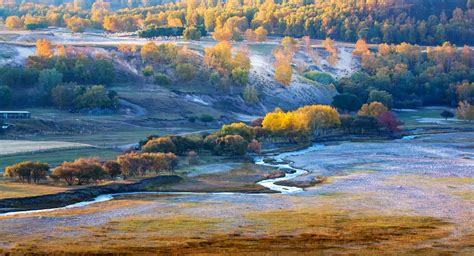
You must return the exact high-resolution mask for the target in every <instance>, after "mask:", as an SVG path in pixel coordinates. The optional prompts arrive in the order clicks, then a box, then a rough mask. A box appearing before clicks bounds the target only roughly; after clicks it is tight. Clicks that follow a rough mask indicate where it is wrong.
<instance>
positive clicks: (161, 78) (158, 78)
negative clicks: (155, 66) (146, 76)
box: [154, 73, 172, 85]
mask: <svg viewBox="0 0 474 256" xmlns="http://www.w3.org/2000/svg"><path fill="white" fill-rule="evenodd" d="M154 80H155V84H158V85H170V84H171V82H172V81H171V78H169V76H167V75H165V74H163V73H157V74H156V75H155V77H154Z"/></svg>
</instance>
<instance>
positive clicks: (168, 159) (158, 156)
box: [117, 153, 178, 179]
mask: <svg viewBox="0 0 474 256" xmlns="http://www.w3.org/2000/svg"><path fill="white" fill-rule="evenodd" d="M117 162H118V163H119V164H120V166H121V171H122V177H123V178H124V179H126V178H128V177H134V176H144V175H145V174H146V173H147V172H154V173H155V174H158V173H159V172H161V171H168V172H170V171H173V170H174V168H176V166H177V164H178V159H177V158H176V155H175V154H173V153H128V154H124V155H120V156H119V157H118V158H117Z"/></svg>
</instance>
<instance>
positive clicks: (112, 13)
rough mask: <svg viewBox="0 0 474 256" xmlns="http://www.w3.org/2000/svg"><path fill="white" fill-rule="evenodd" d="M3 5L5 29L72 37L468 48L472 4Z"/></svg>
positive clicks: (473, 35)
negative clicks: (63, 31) (102, 34)
mask: <svg viewBox="0 0 474 256" xmlns="http://www.w3.org/2000/svg"><path fill="white" fill-rule="evenodd" d="M60 3H61V2H60ZM3 6H4V7H3V8H0V17H1V18H3V19H4V21H5V23H6V26H7V27H9V28H12V29H23V28H24V29H30V30H34V29H38V28H44V27H47V26H60V27H68V28H70V29H71V30H73V31H75V32H82V31H84V30H86V29H90V28H96V29H104V30H107V31H110V32H137V31H147V30H153V29H154V30H155V31H156V30H157V29H158V30H159V29H161V30H159V31H160V32H159V33H156V34H155V36H181V35H183V34H184V31H185V30H186V29H187V28H190V29H197V30H198V31H193V35H192V36H190V37H191V39H199V37H200V36H204V35H206V34H207V33H208V32H213V33H215V34H218V35H220V37H225V38H228V39H232V40H235V41H239V40H243V39H244V37H245V36H246V35H248V34H251V32H256V31H257V30H260V32H263V31H265V33H268V34H269V35H273V36H292V37H302V36H310V37H311V38H316V39H324V38H332V39H334V40H340V41H349V42H355V41H356V40H357V39H364V40H366V41H367V42H368V43H401V42H408V43H412V44H415V43H416V44H424V45H435V44H442V43H443V42H446V41H447V42H450V43H453V44H457V45H463V44H472V43H474V9H473V8H474V1H472V0H451V1H435V0H351V1H339V0H323V1H307V0H299V1H274V0H266V1H263V0H259V1H239V0H230V1H227V2H225V3H223V2H222V1H220V0H208V1H200V0H187V1H183V2H179V3H167V4H157V3H153V2H151V1H146V2H142V3H138V2H136V1H128V2H124V4H117V3H115V2H113V1H112V2H106V1H96V2H91V1H85V0H75V1H74V2H73V3H61V4H60V5H55V6H49V5H43V4H35V3H32V2H31V3H28V2H26V3H24V4H21V5H17V4H15V3H14V2H13V3H10V4H6V3H3ZM145 34H147V33H145ZM147 35H149V36H153V34H152V35H150V33H148V34H147ZM188 35H189V31H188Z"/></svg>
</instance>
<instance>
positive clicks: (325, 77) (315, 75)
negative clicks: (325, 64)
mask: <svg viewBox="0 0 474 256" xmlns="http://www.w3.org/2000/svg"><path fill="white" fill-rule="evenodd" d="M303 76H304V77H306V78H308V79H309V80H312V81H315V82H318V83H322V84H324V85H330V84H334V83H335V82H336V80H335V79H334V78H333V77H332V76H331V75H330V74H328V73H324V72H319V71H308V72H305V73H304V74H303Z"/></svg>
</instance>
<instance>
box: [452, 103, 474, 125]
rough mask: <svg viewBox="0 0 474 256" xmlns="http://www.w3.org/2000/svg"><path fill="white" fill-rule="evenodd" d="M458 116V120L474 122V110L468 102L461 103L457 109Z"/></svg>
mask: <svg viewBox="0 0 474 256" xmlns="http://www.w3.org/2000/svg"><path fill="white" fill-rule="evenodd" d="M456 115H457V117H458V119H461V120H464V121H467V120H474V108H473V107H472V106H471V104H470V103H469V102H467V101H460V102H459V105H458V108H457V109H456Z"/></svg>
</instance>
